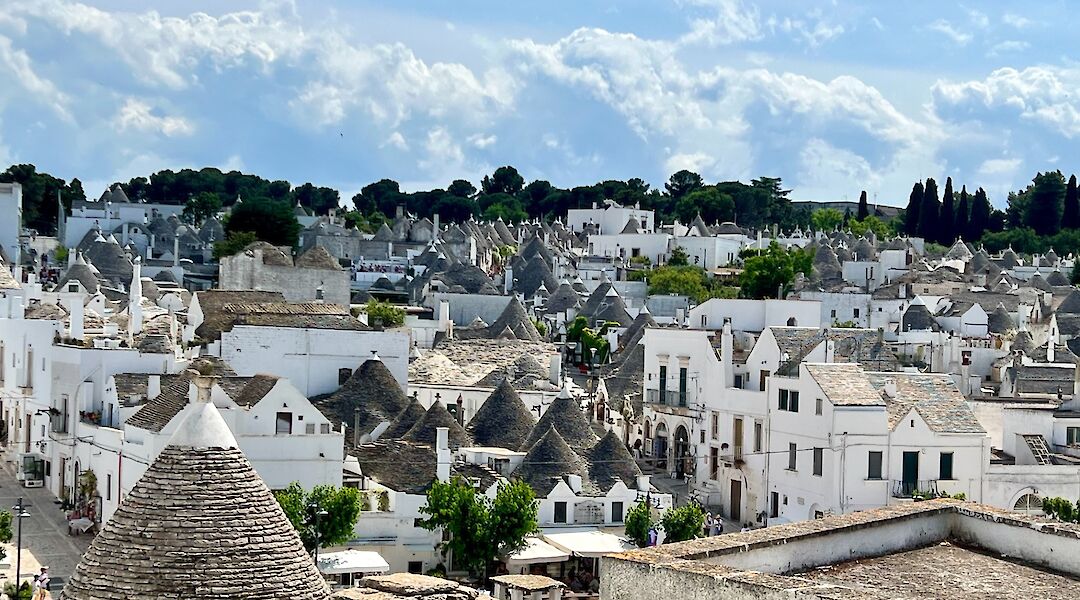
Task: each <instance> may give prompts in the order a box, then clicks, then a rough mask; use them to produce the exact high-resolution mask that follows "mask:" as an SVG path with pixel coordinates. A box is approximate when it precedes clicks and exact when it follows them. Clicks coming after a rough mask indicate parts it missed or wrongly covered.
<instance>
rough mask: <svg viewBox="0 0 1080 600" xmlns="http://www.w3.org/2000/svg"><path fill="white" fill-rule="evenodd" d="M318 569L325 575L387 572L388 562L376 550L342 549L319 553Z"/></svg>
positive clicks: (388, 570) (388, 569)
mask: <svg viewBox="0 0 1080 600" xmlns="http://www.w3.org/2000/svg"><path fill="white" fill-rule="evenodd" d="M319 571H322V572H323V573H324V574H326V575H339V574H342V573H364V574H365V575H367V574H372V573H389V572H390V564H389V563H387V562H386V560H384V559H383V557H382V555H380V554H379V553H378V552H370V551H367V550H343V551H341V552H323V553H320V554H319Z"/></svg>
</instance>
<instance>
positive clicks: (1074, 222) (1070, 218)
mask: <svg viewBox="0 0 1080 600" xmlns="http://www.w3.org/2000/svg"><path fill="white" fill-rule="evenodd" d="M1061 226H1062V228H1064V229H1075V228H1077V227H1080V196H1078V191H1077V189H1076V175H1073V176H1071V177H1069V185H1068V186H1067V187H1066V188H1065V211H1064V213H1063V214H1062V215H1061Z"/></svg>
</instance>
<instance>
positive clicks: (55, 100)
mask: <svg viewBox="0 0 1080 600" xmlns="http://www.w3.org/2000/svg"><path fill="white" fill-rule="evenodd" d="M3 71H6V72H7V73H8V74H9V75H10V76H11V80H10V81H15V82H17V83H18V84H19V85H20V86H21V87H22V88H23V90H25V91H26V92H27V95H26V96H25V98H27V99H30V100H33V101H37V102H40V103H42V104H45V105H46V106H48V107H49V108H51V109H52V110H53V112H55V113H56V114H57V116H59V117H60V118H61V119H63V120H65V121H71V120H72V116H71V113H70V112H69V110H68V103H69V100H68V97H67V95H66V94H64V93H62V92H61V91H60V90H59V89H58V88H57V87H56V85H55V84H54V83H53V82H52V81H49V80H48V79H45V78H44V77H41V76H40V75H38V74H37V72H36V71H35V70H34V66H33V64H32V63H31V61H30V57H29V56H28V55H27V54H26V52H25V51H23V50H19V49H16V48H15V47H14V46H13V45H12V43H11V39H10V38H8V37H5V36H3V35H0V72H3Z"/></svg>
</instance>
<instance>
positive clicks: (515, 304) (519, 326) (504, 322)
mask: <svg viewBox="0 0 1080 600" xmlns="http://www.w3.org/2000/svg"><path fill="white" fill-rule="evenodd" d="M488 329H489V331H490V332H491V333H492V334H494V336H499V335H502V334H503V333H505V330H506V329H509V330H510V331H511V332H512V333H513V335H514V336H515V337H517V338H518V339H522V340H528V341H532V342H539V341H540V339H541V338H540V332H539V331H537V330H536V325H533V322H532V319H530V318H529V315H528V314H527V313H526V312H525V307H524V306H522V305H521V301H520V300H518V299H517V297H516V296H515V297H513V298H511V299H510V302H508V303H507V304H506V308H504V309H503V311H502V314H501V315H499V318H498V319H495V322H494V323H492V324H491V327H489V328H488ZM522 336H524V337H522Z"/></svg>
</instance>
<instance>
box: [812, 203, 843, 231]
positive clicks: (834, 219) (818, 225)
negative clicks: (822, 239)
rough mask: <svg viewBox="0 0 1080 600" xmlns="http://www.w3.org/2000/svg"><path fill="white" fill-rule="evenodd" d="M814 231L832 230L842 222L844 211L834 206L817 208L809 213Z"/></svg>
mask: <svg viewBox="0 0 1080 600" xmlns="http://www.w3.org/2000/svg"><path fill="white" fill-rule="evenodd" d="M810 220H811V222H812V223H813V224H814V230H815V231H826V232H827V231H833V230H834V229H836V228H837V227H839V226H840V224H841V223H843V222H844V213H842V212H840V211H838V210H836V209H835V208H819V209H817V210H815V211H814V212H813V214H811V215H810Z"/></svg>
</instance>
